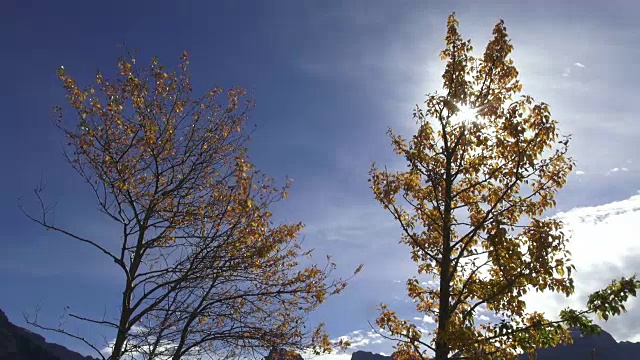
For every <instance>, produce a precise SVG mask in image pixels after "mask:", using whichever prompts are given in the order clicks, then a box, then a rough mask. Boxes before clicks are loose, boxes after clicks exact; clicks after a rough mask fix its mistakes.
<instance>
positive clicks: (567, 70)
mask: <svg viewBox="0 0 640 360" xmlns="http://www.w3.org/2000/svg"><path fill="white" fill-rule="evenodd" d="M575 68H579V69H586V68H587V67H586V66H585V65H584V64H583V63H580V62H575V63H573V65H572V66H568V67H566V68H564V71H562V77H569V76H570V75H571V71H572V70H573V69H575Z"/></svg>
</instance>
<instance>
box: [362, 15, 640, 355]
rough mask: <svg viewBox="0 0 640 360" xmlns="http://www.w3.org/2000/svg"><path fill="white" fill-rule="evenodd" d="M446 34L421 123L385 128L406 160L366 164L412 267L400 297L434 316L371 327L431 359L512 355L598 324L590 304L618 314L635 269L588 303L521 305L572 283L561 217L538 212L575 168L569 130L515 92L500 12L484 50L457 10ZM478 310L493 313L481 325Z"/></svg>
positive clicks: (384, 309)
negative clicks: (402, 130)
mask: <svg viewBox="0 0 640 360" xmlns="http://www.w3.org/2000/svg"><path fill="white" fill-rule="evenodd" d="M445 41H446V48H445V49H444V50H443V51H442V52H441V58H442V59H443V60H446V67H445V71H444V74H443V76H442V79H443V92H442V93H438V92H436V93H432V94H429V95H428V96H427V100H426V101H425V108H420V107H416V109H415V111H414V117H415V119H416V120H417V123H418V130H417V133H416V134H415V135H413V137H412V138H411V139H410V140H406V139H404V138H403V137H401V136H399V135H397V134H395V133H394V132H393V131H391V130H390V136H391V139H392V143H393V146H394V148H395V151H396V153H397V154H398V155H401V156H402V157H403V158H404V159H405V160H406V162H407V165H408V169H407V170H406V171H400V172H390V171H387V170H386V169H385V170H380V169H378V168H376V166H375V165H374V166H373V168H372V169H371V172H370V183H371V186H372V189H373V192H374V194H375V198H376V199H377V200H378V201H379V202H380V203H381V204H382V205H383V206H384V208H385V209H387V210H389V211H390V212H391V214H393V217H394V218H395V219H396V220H397V222H398V223H399V224H400V226H401V228H402V230H403V237H402V240H401V242H402V243H405V244H406V245H408V246H409V248H410V250H411V259H412V260H413V261H414V262H415V263H416V265H417V275H416V276H414V277H412V278H410V279H408V280H407V284H406V285H407V292H408V296H409V297H410V298H411V300H413V302H414V304H415V307H416V309H417V311H419V312H421V313H424V314H426V315H427V316H430V317H432V318H433V319H434V320H435V323H436V326H435V328H434V329H433V330H432V331H428V332H426V333H423V330H421V329H420V328H419V327H418V326H416V325H415V324H412V323H411V322H410V321H407V320H404V319H401V318H400V317H399V316H398V315H397V314H396V313H395V312H394V311H392V310H391V309H389V308H388V306H387V305H382V306H381V315H380V317H379V318H378V319H377V324H378V326H380V327H381V328H382V329H383V330H385V331H386V332H387V333H388V334H390V336H391V337H393V338H395V339H397V340H398V341H399V342H398V345H397V351H396V356H400V357H403V356H405V357H423V358H427V357H428V356H427V354H428V353H430V352H432V353H434V354H435V355H434V358H435V359H437V360H444V359H449V358H450V356H452V355H453V354H454V353H457V354H456V356H457V357H460V358H472V359H495V358H498V357H499V358H501V359H508V358H515V357H516V356H517V355H516V354H517V353H521V352H530V353H531V352H533V351H534V349H535V348H538V347H541V346H551V345H554V344H556V343H558V342H560V341H570V339H569V338H568V331H567V327H568V326H580V327H581V328H583V329H585V330H595V328H594V326H593V324H592V323H591V322H590V320H589V319H588V318H587V317H586V314H588V313H593V312H596V313H598V314H600V315H602V316H604V317H607V316H608V315H610V314H618V313H620V311H621V310H624V307H623V305H622V303H623V302H624V301H625V300H626V299H627V297H628V296H629V295H635V289H636V288H637V287H638V282H637V281H636V280H635V278H631V279H622V280H620V281H617V282H614V283H612V285H611V286H610V287H608V288H607V289H604V290H602V291H601V292H598V293H596V294H594V295H592V297H591V298H590V301H589V304H588V306H587V308H586V309H585V310H582V311H576V310H570V309H567V310H565V311H563V313H562V314H561V317H560V320H556V321H551V320H550V319H548V318H546V317H545V314H541V313H537V312H528V311H527V308H526V304H525V302H524V301H523V299H522V297H523V295H525V294H526V293H528V292H531V291H543V290H546V291H552V292H559V293H562V294H565V295H567V296H568V295H570V294H571V293H572V292H573V290H574V287H573V281H572V278H571V272H572V270H574V268H573V266H572V265H571V264H570V253H569V252H568V251H567V250H566V246H567V240H568V239H567V237H565V235H564V234H563V232H562V223H561V221H560V220H558V219H556V218H552V217H546V216H545V214H546V211H547V210H549V209H552V208H553V207H554V206H555V204H556V203H555V200H554V198H555V195H556V193H557V191H558V190H559V189H560V188H561V187H562V186H563V185H564V184H565V182H566V180H567V176H568V174H569V173H570V172H571V169H572V167H573V161H572V159H571V158H569V157H567V145H568V140H569V139H568V137H563V136H560V135H559V131H558V128H557V122H556V121H555V120H553V119H552V118H551V114H550V111H549V106H548V105H547V104H546V103H543V102H536V101H534V99H533V98H532V97H530V96H527V95H523V94H521V90H522V85H521V83H520V81H519V77H518V70H517V69H516V67H515V66H514V64H513V61H512V59H511V58H510V55H511V52H512V50H513V46H512V44H511V43H510V40H509V38H508V36H507V32H506V28H505V25H504V22H503V21H500V22H499V23H497V24H496V25H495V27H494V29H493V39H492V40H491V41H489V43H488V44H487V47H486V50H485V52H484V55H483V56H482V57H478V58H476V57H474V56H472V54H471V52H472V46H471V42H470V40H463V38H462V37H461V35H460V33H459V32H458V21H457V20H456V17H455V14H452V15H451V16H449V19H448V22H447V35H446V38H445ZM429 281H431V282H429ZM429 283H431V284H434V285H424V284H429ZM607 299H608V300H607ZM609 300H611V301H609ZM607 301H609V305H605V304H606V303H607ZM480 310H486V311H489V312H490V313H491V314H492V315H493V319H494V320H493V321H489V322H482V323H477V320H476V319H477V314H478V311H480Z"/></svg>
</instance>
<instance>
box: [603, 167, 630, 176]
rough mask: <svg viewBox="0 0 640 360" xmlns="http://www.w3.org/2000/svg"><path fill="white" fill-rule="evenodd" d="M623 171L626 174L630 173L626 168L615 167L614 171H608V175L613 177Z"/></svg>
mask: <svg viewBox="0 0 640 360" xmlns="http://www.w3.org/2000/svg"><path fill="white" fill-rule="evenodd" d="M621 171H624V172H626V171H629V169H628V168H626V167H614V168H613V169H611V170H609V171H607V175H611V174H612V173H617V172H621Z"/></svg>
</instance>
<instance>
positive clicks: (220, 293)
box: [31, 52, 346, 359]
mask: <svg viewBox="0 0 640 360" xmlns="http://www.w3.org/2000/svg"><path fill="white" fill-rule="evenodd" d="M136 60H137V59H135V57H134V55H132V54H127V56H125V57H122V58H120V60H119V61H118V68H117V73H116V74H115V76H114V77H112V78H109V77H108V76H106V75H104V74H103V73H101V72H98V73H97V74H96V75H95V84H93V85H91V86H87V87H81V86H80V85H78V84H77V83H76V80H74V78H73V77H72V76H71V75H69V74H68V73H67V71H66V70H65V69H64V68H60V69H59V70H58V77H59V79H60V81H61V82H62V84H63V86H64V88H65V90H66V92H67V98H68V102H69V104H70V105H71V106H70V109H69V108H62V107H56V108H55V119H56V122H57V124H58V126H59V128H60V129H62V131H63V132H64V134H65V136H66V138H67V139H68V151H67V153H66V155H67V158H68V160H69V162H70V163H71V165H72V166H73V168H74V169H75V170H76V171H77V172H78V174H80V175H81V176H82V177H83V178H84V179H85V180H86V182H87V184H88V185H89V186H90V188H91V189H92V190H93V194H94V195H95V198H96V200H97V203H98V205H99V209H100V211H101V212H102V213H103V214H104V215H106V216H107V217H108V218H110V219H111V220H112V221H113V224H114V228H113V229H112V231H111V232H110V233H109V234H108V235H110V236H111V237H110V238H109V239H108V240H107V241H106V242H105V243H101V242H100V241H98V240H96V239H90V238H85V237H83V236H82V235H80V234H77V233H75V232H73V231H72V230H69V229H61V228H59V227H57V226H56V224H55V223H53V222H52V220H51V218H50V217H49V213H48V210H49V208H48V207H46V206H44V204H43V203H42V198H41V197H40V193H39V192H37V194H38V199H40V200H41V204H42V205H43V206H42V216H41V217H40V216H37V217H36V216H31V218H32V219H33V220H34V221H37V222H38V223H40V224H41V225H43V226H44V227H46V228H47V229H50V230H55V231H59V232H62V233H64V234H65V235H67V236H69V237H71V238H73V239H75V240H78V241H80V242H82V243H85V244H87V245H89V246H92V247H93V248H94V249H96V250H98V251H100V252H102V253H103V254H104V255H105V256H107V257H109V258H110V259H111V260H112V261H113V263H115V264H116V266H117V267H118V268H119V269H120V270H121V274H122V277H121V281H122V297H121V302H120V303H118V304H112V305H114V307H115V306H117V307H118V314H117V315H116V316H115V317H114V318H113V320H112V319H110V318H104V319H90V318H86V317H83V316H81V315H77V314H72V316H73V317H75V318H76V319H80V320H84V321H89V322H92V323H95V324H99V325H101V326H106V327H108V328H110V329H111V331H113V332H114V337H115V341H114V342H113V343H110V344H108V346H109V348H110V353H111V354H110V356H109V359H121V358H125V357H127V358H128V357H130V356H133V355H134V354H135V355H136V356H142V357H143V358H147V359H155V358H172V359H180V358H186V357H192V356H204V355H211V356H216V357H220V358H222V357H237V356H244V355H247V354H250V353H252V352H253V351H254V350H256V349H270V348H272V347H288V348H294V349H310V348H313V349H315V350H317V351H325V350H328V349H329V345H330V343H329V340H328V337H327V334H325V333H324V332H323V330H322V327H319V328H317V329H315V330H307V329H306V327H305V319H306V315H307V314H308V313H309V312H310V311H313V310H314V309H316V307H317V306H318V305H319V304H320V303H322V302H324V301H325V300H326V298H327V296H330V295H333V294H337V293H338V292H340V291H341V290H342V289H343V288H344V287H345V286H346V282H345V280H342V279H334V280H331V272H332V270H333V268H334V264H332V263H331V262H330V260H329V258H327V264H326V265H324V266H318V265H310V262H309V261H308V260H302V259H305V257H307V256H309V257H310V255H311V252H310V251H304V250H303V249H302V247H301V244H300V241H299V232H300V230H301V229H302V227H303V225H302V224H301V223H292V224H277V223H274V221H273V218H272V213H271V212H270V210H269V208H270V205H271V204H272V203H274V202H276V201H279V200H281V199H284V198H285V197H286V196H287V189H288V188H289V186H290V183H289V182H287V183H286V184H285V185H284V186H277V185H276V184H275V182H274V180H273V179H271V178H269V177H267V176H265V175H263V174H262V173H260V172H259V171H258V170H257V169H256V168H255V167H254V166H253V165H252V163H251V162H250V161H249V159H248V157H247V152H246V147H245V146H246V143H247V141H248V140H249V137H248V134H247V131H246V129H245V126H246V121H247V111H248V110H250V109H251V107H252V106H253V104H252V102H251V101H250V100H249V99H247V98H246V96H245V95H246V93H245V90H244V89H241V88H231V89H228V90H226V91H225V90H223V89H222V88H220V87H213V88H211V89H209V90H208V91H206V92H205V93H204V94H203V95H202V96H199V97H194V96H193V91H192V86H191V80H190V73H189V71H188V65H189V57H188V54H187V53H186V52H185V53H184V54H183V55H182V57H181V59H180V63H179V66H178V69H177V70H176V71H169V70H167V69H166V68H165V67H164V66H162V65H160V64H159V62H158V60H157V59H155V58H154V59H153V60H152V61H151V63H150V64H149V65H148V66H141V65H139V64H138V62H137V61H136ZM79 211H84V210H79ZM113 249H117V251H114V250H113ZM39 326H41V327H44V326H43V325H39ZM51 329H52V330H55V331H60V332H65V330H64V329H58V328H51ZM74 337H76V338H79V339H81V340H83V341H84V338H81V337H77V336H74ZM89 345H90V346H92V347H94V349H96V350H98V349H99V348H100V346H99V345H95V344H89Z"/></svg>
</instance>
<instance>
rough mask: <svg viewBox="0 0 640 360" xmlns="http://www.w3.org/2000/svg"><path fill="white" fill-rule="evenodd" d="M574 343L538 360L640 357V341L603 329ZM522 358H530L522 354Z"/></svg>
mask: <svg viewBox="0 0 640 360" xmlns="http://www.w3.org/2000/svg"><path fill="white" fill-rule="evenodd" d="M571 337H572V338H573V344H569V345H560V346H556V347H553V348H546V349H540V350H538V357H537V358H536V360H632V359H640V343H633V342H628V341H622V342H617V341H616V340H615V339H614V338H613V336H611V334H609V333H608V332H606V331H604V330H602V332H601V333H600V335H591V336H588V335H585V336H583V335H582V334H581V333H580V332H579V331H573V332H572V333H571ZM520 359H521V360H528V359H529V357H528V356H527V355H521V356H520ZM351 360H391V356H386V355H380V354H374V353H371V352H368V351H356V352H354V353H353V354H352V355H351Z"/></svg>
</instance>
